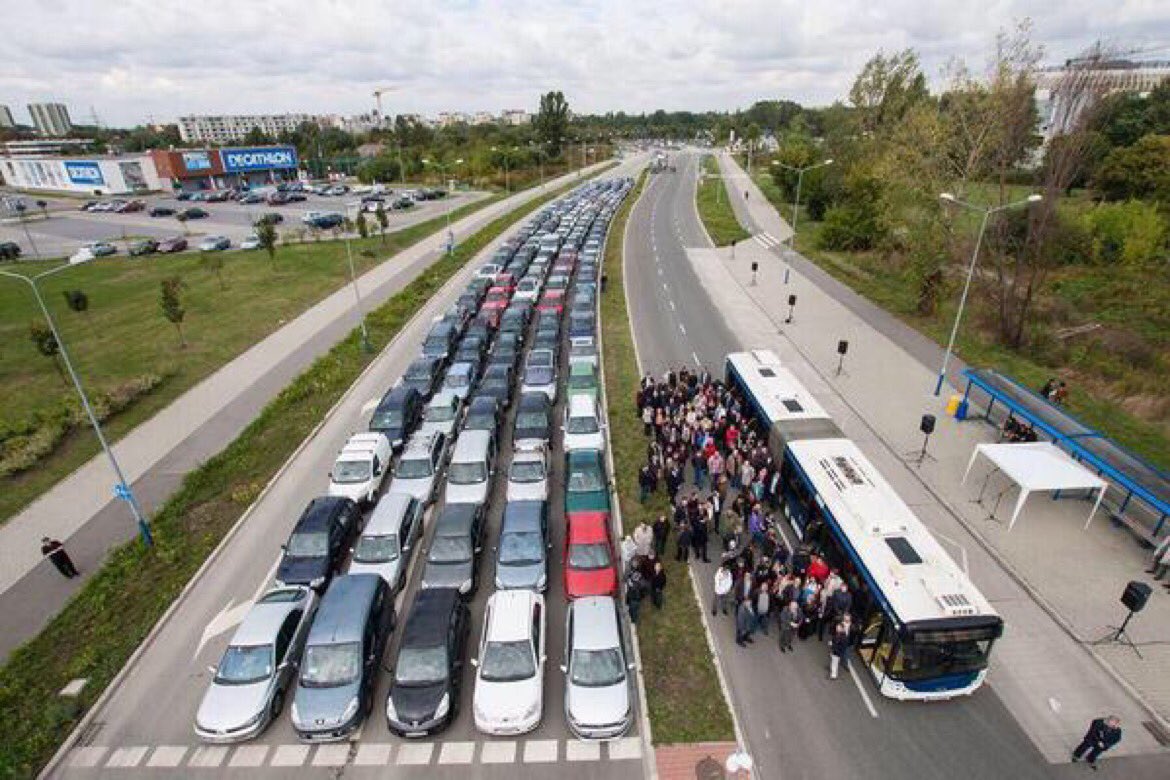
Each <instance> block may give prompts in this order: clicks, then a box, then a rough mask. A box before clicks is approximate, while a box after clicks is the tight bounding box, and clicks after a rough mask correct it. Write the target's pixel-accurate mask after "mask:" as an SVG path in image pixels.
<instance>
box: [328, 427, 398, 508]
mask: <svg viewBox="0 0 1170 780" xmlns="http://www.w3.org/2000/svg"><path fill="white" fill-rule="evenodd" d="M391 457H393V451H392V450H391V448H390V440H389V439H387V438H386V437H385V436H383V435H382V434H380V433H355V434H354V435H353V436H350V437H349V441H347V442H346V443H345V446H344V447H342V448H341V453H340V454H339V455H338V456H337V462H336V463H334V464H333V471H331V472H329V495H331V496H345V497H346V498H349V499H352V500H353V501H355V502H357V503H358V504H372V503H373V502H374V499H375V498H377V497H378V488H380V487H381V486H382V480H383V479H385V478H386V472H387V470H388V469H389V466H390V458H391Z"/></svg>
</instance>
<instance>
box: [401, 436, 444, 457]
mask: <svg viewBox="0 0 1170 780" xmlns="http://www.w3.org/2000/svg"><path fill="white" fill-rule="evenodd" d="M442 435H443V434H442V433H440V432H439V431H416V432H415V433H414V434H412V435H411V437H410V438H409V439H407V440H406V446H405V447H403V448H402V457H403V458H405V457H406V456H407V455H408V454H409V455H426V456H429V455H430V454H431V447H433V446H434V443H435V438H436V437H438V436H442Z"/></svg>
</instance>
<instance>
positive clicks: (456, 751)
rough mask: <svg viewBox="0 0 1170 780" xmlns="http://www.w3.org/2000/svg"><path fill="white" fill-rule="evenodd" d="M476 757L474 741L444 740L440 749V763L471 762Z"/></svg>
mask: <svg viewBox="0 0 1170 780" xmlns="http://www.w3.org/2000/svg"><path fill="white" fill-rule="evenodd" d="M474 757H475V743H474V742H444V743H443V747H442V749H441V750H439V763H440V764H470V763H471V759H472V758H474Z"/></svg>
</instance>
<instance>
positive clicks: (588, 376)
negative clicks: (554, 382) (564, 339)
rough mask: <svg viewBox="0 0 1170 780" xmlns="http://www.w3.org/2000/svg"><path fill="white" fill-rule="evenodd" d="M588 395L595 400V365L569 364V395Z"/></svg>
mask: <svg viewBox="0 0 1170 780" xmlns="http://www.w3.org/2000/svg"><path fill="white" fill-rule="evenodd" d="M577 394H582V395H588V396H589V397H590V398H592V399H593V400H595V401H596V400H597V367H596V366H593V365H592V364H589V363H573V364H572V365H570V366H569V395H570V396H573V395H577Z"/></svg>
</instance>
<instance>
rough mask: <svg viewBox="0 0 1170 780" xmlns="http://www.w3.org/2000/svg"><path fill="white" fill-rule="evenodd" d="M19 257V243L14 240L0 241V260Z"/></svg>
mask: <svg viewBox="0 0 1170 780" xmlns="http://www.w3.org/2000/svg"><path fill="white" fill-rule="evenodd" d="M18 257H20V244H17V243H16V242H15V241H4V242H2V243H0V260H15V259H17V258H18Z"/></svg>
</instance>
